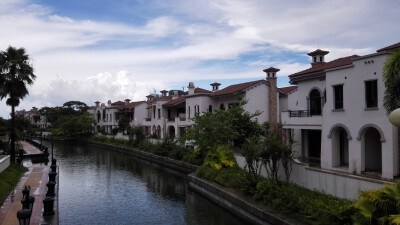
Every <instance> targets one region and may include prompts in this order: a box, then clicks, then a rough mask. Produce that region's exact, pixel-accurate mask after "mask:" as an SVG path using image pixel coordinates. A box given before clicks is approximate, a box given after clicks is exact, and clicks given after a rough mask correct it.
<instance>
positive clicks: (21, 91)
mask: <svg viewBox="0 0 400 225" xmlns="http://www.w3.org/2000/svg"><path fill="white" fill-rule="evenodd" d="M35 78H36V76H35V75H34V74H33V67H32V66H31V64H30V60H29V56H28V55H27V54H26V52H25V49H24V48H19V49H17V48H14V47H11V46H9V47H8V48H7V50H6V51H1V52H0V99H1V100H3V99H4V98H7V97H8V98H7V100H6V104H7V105H9V106H11V161H12V162H14V161H15V138H16V135H15V107H16V106H18V105H19V102H20V100H21V99H23V98H24V97H25V96H26V95H28V94H29V92H28V89H27V87H26V85H27V84H28V85H32V84H33V81H34V80H35Z"/></svg>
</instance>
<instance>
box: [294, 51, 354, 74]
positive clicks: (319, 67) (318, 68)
mask: <svg viewBox="0 0 400 225" xmlns="http://www.w3.org/2000/svg"><path fill="white" fill-rule="evenodd" d="M358 57H359V56H358V55H352V56H348V57H343V58H338V59H335V60H333V61H330V62H327V63H321V64H316V65H315V66H313V67H311V68H309V69H306V70H303V71H300V72H297V73H294V74H292V75H289V77H290V78H292V77H296V76H300V75H305V74H309V73H315V72H322V71H324V70H327V69H332V68H335V67H340V66H346V65H350V64H352V63H353V59H356V58H358Z"/></svg>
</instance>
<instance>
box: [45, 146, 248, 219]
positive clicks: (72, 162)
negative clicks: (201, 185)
mask: <svg viewBox="0 0 400 225" xmlns="http://www.w3.org/2000/svg"><path fill="white" fill-rule="evenodd" d="M44 144H45V145H46V146H50V144H49V143H44ZM54 155H55V158H57V164H58V165H59V175H60V177H59V220H60V224H107V225H110V224H119V225H121V224H157V225H158V224H193V225H197V224H198V225H200V224H204V225H205V224H207V225H209V224H218V225H220V224H221V225H224V224H244V222H243V221H241V220H239V219H238V218H236V217H234V216H233V215H231V214H230V213H228V212H226V211H224V210H223V209H221V208H219V207H218V206H216V205H214V204H213V203H211V202H209V201H208V200H206V199H205V198H203V197H202V196H201V195H199V194H197V193H196V192H194V191H192V190H191V189H189V188H188V184H187V181H186V179H185V175H184V174H180V173H178V172H175V171H172V170H169V169H167V168H164V167H160V166H158V165H156V164H154V163H150V162H147V161H143V160H140V159H136V158H134V157H131V156H126V155H124V154H120V153H116V152H112V151H109V150H105V149H100V148H97V147H91V146H86V145H78V144H69V143H55V144H54Z"/></svg>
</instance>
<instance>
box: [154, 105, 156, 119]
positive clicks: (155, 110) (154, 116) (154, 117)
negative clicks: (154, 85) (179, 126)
mask: <svg viewBox="0 0 400 225" xmlns="http://www.w3.org/2000/svg"><path fill="white" fill-rule="evenodd" d="M153 118H154V119H155V118H156V107H155V106H153Z"/></svg>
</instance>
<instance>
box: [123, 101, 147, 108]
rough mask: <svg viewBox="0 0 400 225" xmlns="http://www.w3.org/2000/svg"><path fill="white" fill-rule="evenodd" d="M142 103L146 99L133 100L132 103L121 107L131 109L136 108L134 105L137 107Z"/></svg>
mask: <svg viewBox="0 0 400 225" xmlns="http://www.w3.org/2000/svg"><path fill="white" fill-rule="evenodd" d="M142 103H145V101H139V102H131V103H128V104H126V105H123V106H121V107H120V109H131V108H134V107H136V106H138V105H140V104H142Z"/></svg>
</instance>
